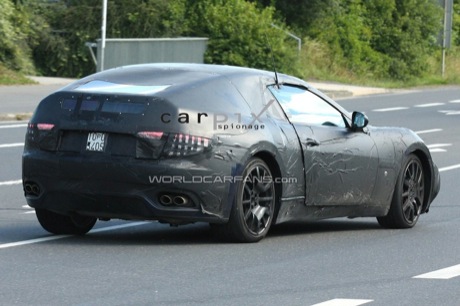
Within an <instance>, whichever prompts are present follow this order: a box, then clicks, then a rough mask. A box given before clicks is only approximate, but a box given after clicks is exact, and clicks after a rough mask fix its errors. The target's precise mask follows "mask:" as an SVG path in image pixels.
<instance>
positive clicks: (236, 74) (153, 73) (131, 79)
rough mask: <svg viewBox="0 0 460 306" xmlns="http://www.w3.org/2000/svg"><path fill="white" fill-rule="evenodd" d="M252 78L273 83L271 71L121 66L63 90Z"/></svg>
mask: <svg viewBox="0 0 460 306" xmlns="http://www.w3.org/2000/svg"><path fill="white" fill-rule="evenodd" d="M251 77H254V78H264V79H266V80H267V82H268V83H273V84H274V83H275V72H273V71H265V70H259V69H253V68H246V67H236V66H227V65H210V64H185V63H156V64H140V65H130V66H122V67H118V68H113V69H109V70H106V71H102V72H99V73H95V74H92V75H90V76H88V77H85V78H83V79H80V80H78V81H76V82H74V83H72V84H70V85H69V86H67V87H64V88H63V89H62V90H64V91H73V90H78V88H79V87H81V86H83V85H85V84H87V83H90V82H94V81H103V82H106V83H112V84H124V85H135V86H163V85H186V84H192V83H197V82H203V81H205V80H210V79H217V78H225V79H227V80H236V79H239V78H240V79H248V78H251ZM279 77H280V78H281V79H283V81H289V83H298V84H300V83H301V82H302V81H301V80H299V79H297V78H294V77H290V76H287V75H284V74H280V75H279ZM303 85H305V84H303Z"/></svg>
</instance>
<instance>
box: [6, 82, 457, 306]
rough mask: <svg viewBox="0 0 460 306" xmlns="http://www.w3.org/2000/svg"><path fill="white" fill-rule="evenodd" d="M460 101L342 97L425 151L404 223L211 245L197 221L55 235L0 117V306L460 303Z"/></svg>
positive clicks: (449, 91)
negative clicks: (419, 210) (438, 183)
mask: <svg viewBox="0 0 460 306" xmlns="http://www.w3.org/2000/svg"><path fill="white" fill-rule="evenodd" d="M38 94H40V93H38ZM23 95H24V96H23ZM28 95H29V94H28V93H25V92H24V93H23V92H21V94H19V95H17V94H16V95H13V96H11V99H15V100H17V101H19V100H23V99H24V100H25V99H27V97H28ZM8 99H10V98H7V100H8ZM1 100H5V96H2V97H1ZM459 100H460V88H443V89H435V90H423V91H415V92H408V93H402V94H387V95H379V96H372V97H361V98H354V99H346V100H342V101H340V103H341V104H342V105H343V106H344V107H346V108H347V109H349V110H361V111H365V112H366V113H367V114H368V116H369V118H370V122H371V124H374V125H396V126H405V127H409V128H411V129H413V130H414V131H417V132H418V133H419V134H420V136H421V137H422V138H423V139H424V140H425V141H426V143H427V144H428V145H429V146H430V149H431V151H432V154H433V158H434V160H435V162H436V163H437V165H438V166H439V168H440V169H441V175H442V188H441V192H440V194H439V196H438V197H437V199H436V200H435V202H434V203H433V205H432V208H431V211H430V213H428V214H426V215H423V216H422V217H421V218H420V220H419V223H418V224H417V225H416V226H415V227H414V228H413V229H410V230H386V229H382V228H380V227H379V226H378V224H377V222H376V220H375V219H374V218H362V219H354V220H348V219H337V220H329V221H322V222H315V223H303V224H302V223H300V224H284V225H280V226H278V227H276V228H273V229H272V231H271V232H270V233H269V235H268V237H266V238H265V239H264V240H262V241H261V242H260V243H257V244H230V243H220V242H218V241H216V240H215V239H214V237H213V235H212V234H211V232H210V230H209V227H208V226H207V225H206V224H196V225H188V226H183V227H179V228H171V227H169V226H167V225H161V224H158V223H144V222H122V221H111V222H101V221H98V223H97V225H96V227H95V229H94V230H93V231H92V232H90V233H89V234H88V235H86V236H84V237H74V236H52V235H50V234H48V233H47V232H45V231H44V230H43V229H42V228H41V227H40V225H39V224H38V222H37V221H36V218H35V215H34V213H33V211H32V210H31V209H30V208H28V207H27V206H25V204H26V202H25V200H24V197H23V194H22V188H21V185H20V178H21V174H20V172H21V160H20V158H21V152H22V143H23V141H24V133H25V122H2V123H0V161H1V162H0V163H1V168H0V169H1V171H0V197H1V200H0V304H1V305H318V304H320V305H322V306H337V305H339V306H347V305H350V306H352V305H363V304H365V305H385V306H388V305H411V306H412V305H447V306H450V305H452V306H458V305H459V304H460V302H459V301H460V290H459V288H460V235H459V234H460V230H459V228H460V203H459V199H460V188H458V179H459V177H460V155H459V154H458V152H459V150H460V139H459V138H460V137H459V136H458V135H460V103H458V102H459ZM2 103H3V101H2ZM11 103H13V102H11ZM13 104H14V103H13ZM1 107H6V106H5V105H3V106H0V113H2V112H5V111H3V110H1ZM10 111H11V112H13V111H15V110H10V109H8V110H7V111H6V112H10ZM21 111H31V110H28V109H25V108H24V109H23V110H21ZM441 269H443V270H441ZM444 269H445V270H444ZM438 270H440V271H438ZM434 271H438V272H436V273H430V272H434ZM426 273H430V274H426Z"/></svg>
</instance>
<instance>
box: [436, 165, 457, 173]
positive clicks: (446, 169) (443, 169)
mask: <svg viewBox="0 0 460 306" xmlns="http://www.w3.org/2000/svg"><path fill="white" fill-rule="evenodd" d="M459 168H460V164H458V165H453V166H448V167H443V168H439V172H444V171H449V170H455V169H459Z"/></svg>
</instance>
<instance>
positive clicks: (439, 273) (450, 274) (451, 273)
mask: <svg viewBox="0 0 460 306" xmlns="http://www.w3.org/2000/svg"><path fill="white" fill-rule="evenodd" d="M457 276H460V265H456V266H452V267H448V268H445V269H440V270H436V271H433V272H429V273H425V274H420V275H417V276H414V277H413V278H427V279H451V278H454V277H457Z"/></svg>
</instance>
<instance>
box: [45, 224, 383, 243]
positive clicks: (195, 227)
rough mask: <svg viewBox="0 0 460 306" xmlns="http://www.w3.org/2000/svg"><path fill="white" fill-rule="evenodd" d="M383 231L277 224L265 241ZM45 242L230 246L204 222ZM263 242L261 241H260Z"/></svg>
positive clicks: (365, 226) (359, 226)
mask: <svg viewBox="0 0 460 306" xmlns="http://www.w3.org/2000/svg"><path fill="white" fill-rule="evenodd" d="M380 229H382V228H381V227H380V226H379V225H378V223H377V222H376V221H373V220H366V221H363V220H360V221H356V220H327V221H314V222H296V223H284V224H280V225H276V226H274V227H273V228H271V229H270V232H269V233H268V236H267V237H266V238H265V239H271V238H282V237H283V236H294V235H306V236H309V235H313V234H321V233H330V232H344V231H360V232H362V231H372V230H380ZM48 243H53V244H55V243H63V244H75V243H78V244H84V245H91V244H94V245H98V246H101V245H107V246H113V245H124V246H130V245H137V246H148V245H200V244H231V243H232V242H228V241H222V240H221V239H219V237H218V236H216V235H215V233H214V232H213V231H212V229H211V227H210V226H209V225H208V224H206V223H197V224H190V225H184V226H180V227H169V226H168V225H162V224H158V223H155V222H153V223H152V225H149V224H148V223H147V224H145V225H142V226H140V227H132V228H126V229H123V230H117V231H107V232H97V233H89V234H87V235H85V236H75V237H72V239H70V240H69V239H64V240H57V241H52V242H48ZM262 243H263V242H262Z"/></svg>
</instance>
